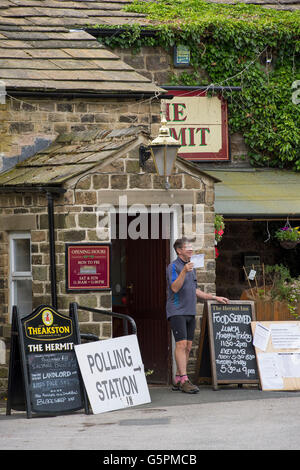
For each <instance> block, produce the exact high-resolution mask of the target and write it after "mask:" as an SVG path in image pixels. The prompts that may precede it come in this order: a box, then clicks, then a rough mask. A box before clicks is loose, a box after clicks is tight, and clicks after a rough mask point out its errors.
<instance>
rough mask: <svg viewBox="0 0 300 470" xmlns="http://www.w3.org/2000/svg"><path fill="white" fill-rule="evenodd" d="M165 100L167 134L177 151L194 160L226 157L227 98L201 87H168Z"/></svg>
mask: <svg viewBox="0 0 300 470" xmlns="http://www.w3.org/2000/svg"><path fill="white" fill-rule="evenodd" d="M168 94H169V95H173V98H172V99H171V100H165V112H166V119H167V121H168V127H169V129H170V134H171V136H172V137H174V139H177V140H179V142H180V143H181V147H180V149H179V151H178V155H179V156H180V157H182V158H185V159H187V160H190V161H195V162H213V161H218V162H219V161H229V159H230V157H229V145H228V118H227V102H226V101H225V100H224V98H223V97H221V96H207V94H206V93H205V92H203V91H187V90H180V91H179V90H168Z"/></svg>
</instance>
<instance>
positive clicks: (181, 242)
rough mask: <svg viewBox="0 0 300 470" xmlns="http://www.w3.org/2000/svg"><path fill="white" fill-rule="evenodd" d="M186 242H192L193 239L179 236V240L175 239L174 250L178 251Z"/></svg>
mask: <svg viewBox="0 0 300 470" xmlns="http://www.w3.org/2000/svg"><path fill="white" fill-rule="evenodd" d="M186 243H191V241H190V240H189V239H188V238H186V237H182V238H177V240H176V241H175V243H174V245H173V247H174V250H175V251H176V253H177V249H178V248H182V247H183V245H185V244H186Z"/></svg>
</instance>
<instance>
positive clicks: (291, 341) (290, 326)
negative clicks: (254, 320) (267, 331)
mask: <svg viewBox="0 0 300 470" xmlns="http://www.w3.org/2000/svg"><path fill="white" fill-rule="evenodd" d="M271 336H272V344H273V348H274V349H298V348H300V328H299V325H298V324H297V323H282V324H281V323H274V324H272V325H271Z"/></svg>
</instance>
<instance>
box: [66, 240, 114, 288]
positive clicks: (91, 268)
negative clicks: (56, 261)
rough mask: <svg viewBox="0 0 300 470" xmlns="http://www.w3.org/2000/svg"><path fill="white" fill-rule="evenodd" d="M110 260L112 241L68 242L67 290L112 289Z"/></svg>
mask: <svg viewBox="0 0 300 470" xmlns="http://www.w3.org/2000/svg"><path fill="white" fill-rule="evenodd" d="M110 261H111V244H110V243H80V244H79V243H74V244H67V245H66V289H67V292H70V291H96V290H109V289H111V280H110V277H111V268H110V265H111V262H110Z"/></svg>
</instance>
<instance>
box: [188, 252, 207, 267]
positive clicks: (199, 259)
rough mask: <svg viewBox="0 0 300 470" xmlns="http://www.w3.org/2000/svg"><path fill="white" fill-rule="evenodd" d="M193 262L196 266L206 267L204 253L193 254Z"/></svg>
mask: <svg viewBox="0 0 300 470" xmlns="http://www.w3.org/2000/svg"><path fill="white" fill-rule="evenodd" d="M191 263H193V264H194V268H204V255H203V254H201V255H193V256H192V257H191Z"/></svg>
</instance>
